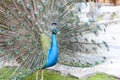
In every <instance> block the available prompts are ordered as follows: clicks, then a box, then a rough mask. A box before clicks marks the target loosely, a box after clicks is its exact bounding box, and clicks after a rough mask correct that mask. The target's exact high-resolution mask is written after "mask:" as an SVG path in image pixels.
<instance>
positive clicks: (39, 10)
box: [0, 0, 108, 80]
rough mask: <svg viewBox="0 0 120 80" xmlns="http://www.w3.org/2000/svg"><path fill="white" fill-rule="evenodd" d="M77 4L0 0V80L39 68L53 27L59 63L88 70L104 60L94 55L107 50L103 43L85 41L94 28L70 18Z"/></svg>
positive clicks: (71, 0) (68, 0)
mask: <svg viewBox="0 0 120 80" xmlns="http://www.w3.org/2000/svg"><path fill="white" fill-rule="evenodd" d="M80 1H82V0H0V61H1V62H0V68H1V71H0V79H5V78H6V76H5V75H7V76H8V77H9V78H10V79H11V80H16V79H20V78H24V77H26V76H27V75H29V74H31V73H33V72H35V71H37V70H39V69H42V68H43V67H44V65H45V63H46V60H47V57H48V55H47V52H48V50H49V48H50V41H51V40H50V38H51V32H52V29H53V28H58V30H59V32H58V35H57V38H58V44H59V62H60V63H62V64H66V65H71V66H81V67H88V66H92V65H95V64H97V63H99V62H101V61H104V59H105V58H104V57H97V56H96V55H95V54H96V53H97V49H99V48H101V49H103V48H105V47H107V49H108V45H107V43H106V42H105V41H102V42H96V41H97V40H94V39H90V38H89V36H90V35H89V34H92V35H96V36H98V31H99V30H98V27H96V25H95V24H94V23H90V24H86V23H85V24H83V23H82V25H81V24H79V22H78V18H77V17H75V15H74V10H76V9H75V7H74V4H73V3H76V2H80ZM52 24H57V25H56V26H55V25H52ZM94 37H95V36H94ZM102 47H103V48H102ZM9 62H11V63H12V64H9ZM2 67H3V68H2ZM3 72H4V73H3Z"/></svg>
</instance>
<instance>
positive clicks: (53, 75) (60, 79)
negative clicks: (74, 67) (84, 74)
mask: <svg viewBox="0 0 120 80" xmlns="http://www.w3.org/2000/svg"><path fill="white" fill-rule="evenodd" d="M14 70H15V68H14V67H13V68H11V69H10V70H9V68H8V67H4V68H2V69H1V70H0V76H1V75H3V76H2V77H0V80H10V79H8V78H9V76H10V75H11V73H13V71H14ZM6 71H7V72H6ZM5 72H6V74H5V75H4V74H3V73H5ZM35 77H36V76H35V73H33V74H30V75H29V76H27V77H25V78H23V79H21V80H35ZM40 78H41V72H40V71H39V80H40ZM44 80H79V79H77V78H75V77H71V76H62V75H60V73H58V72H55V71H52V70H45V71H44ZM80 80H118V79H117V78H115V77H113V76H109V75H107V74H103V73H97V74H95V75H92V76H90V77H88V78H83V79H80Z"/></svg>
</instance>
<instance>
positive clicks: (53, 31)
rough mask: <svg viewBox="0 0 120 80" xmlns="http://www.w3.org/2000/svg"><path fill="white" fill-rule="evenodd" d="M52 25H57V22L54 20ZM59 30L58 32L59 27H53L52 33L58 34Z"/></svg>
mask: <svg viewBox="0 0 120 80" xmlns="http://www.w3.org/2000/svg"><path fill="white" fill-rule="evenodd" d="M52 25H53V26H56V25H57V23H55V22H54V23H52ZM57 32H58V28H53V30H52V33H53V34H57Z"/></svg>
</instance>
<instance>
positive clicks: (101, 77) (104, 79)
mask: <svg viewBox="0 0 120 80" xmlns="http://www.w3.org/2000/svg"><path fill="white" fill-rule="evenodd" d="M82 80H117V79H116V78H115V77H113V76H109V75H107V74H103V73H97V74H95V75H92V76H90V77H88V78H84V79H82Z"/></svg>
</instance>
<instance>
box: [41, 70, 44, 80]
mask: <svg viewBox="0 0 120 80" xmlns="http://www.w3.org/2000/svg"><path fill="white" fill-rule="evenodd" d="M43 73H44V69H42V70H41V79H40V80H43Z"/></svg>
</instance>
